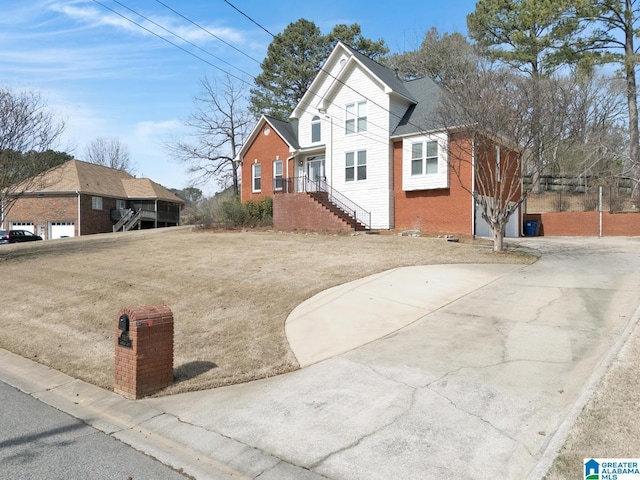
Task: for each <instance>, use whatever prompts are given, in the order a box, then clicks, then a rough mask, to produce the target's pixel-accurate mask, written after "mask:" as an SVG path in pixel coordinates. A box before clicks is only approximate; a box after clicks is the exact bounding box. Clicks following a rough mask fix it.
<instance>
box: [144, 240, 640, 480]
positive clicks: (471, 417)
mask: <svg viewBox="0 0 640 480" xmlns="http://www.w3.org/2000/svg"><path fill="white" fill-rule="evenodd" d="M508 243H509V245H510V247H512V248H518V249H523V250H529V251H537V252H540V253H541V254H542V257H541V259H540V260H539V261H538V262H537V263H535V264H533V265H530V266H518V267H511V268H508V269H506V270H500V269H497V270H495V271H493V274H491V275H487V273H486V272H488V271H492V270H491V268H492V267H485V266H474V267H469V266H450V267H447V269H446V270H447V272H448V273H447V274H446V275H444V276H443V277H441V278H440V277H438V276H437V275H436V274H434V273H433V272H428V271H427V273H426V274H427V275H431V276H430V279H431V280H430V281H431V282H433V283H432V284H433V286H434V287H436V286H437V287H438V288H441V289H442V288H443V287H444V286H446V287H447V288H444V290H446V292H444V290H442V291H441V294H443V295H444V294H445V293H446V294H447V295H448V296H447V300H446V301H443V302H440V304H438V305H435V306H434V305H432V306H431V307H430V311H427V312H424V313H423V314H420V315H418V316H417V318H415V319H411V320H410V321H409V322H407V323H408V325H406V326H404V328H400V329H399V330H397V329H396V328H395V327H394V326H393V325H392V326H391V327H388V328H390V329H391V331H392V332H393V333H390V334H388V335H386V336H384V337H383V338H380V339H378V340H373V341H370V343H368V344H366V345H364V346H361V347H359V348H355V349H352V350H350V351H348V352H346V353H342V354H339V355H337V356H335V357H332V358H328V359H326V360H322V361H318V363H314V361H316V360H318V359H319V358H320V357H327V356H330V355H326V354H320V357H311V360H309V361H308V363H309V364H310V366H308V367H306V368H303V369H301V370H300V371H297V372H293V373H291V374H287V375H283V376H280V377H275V378H271V379H266V380H262V381H257V382H252V383H248V384H243V385H236V386H232V387H226V388H220V389H216V390H210V391H202V392H194V393H189V394H182V395H176V396H173V397H165V398H159V399H150V400H144V401H142V402H138V405H141V404H142V405H147V406H148V407H149V408H153V409H155V410H156V411H158V412H163V415H164V416H165V417H171V418H176V419H177V420H178V422H179V423H180V424H181V425H191V426H193V427H197V429H198V430H197V431H198V432H199V436H197V438H196V437H193V438H192V439H191V440H190V439H188V438H185V439H183V440H182V441H183V442H184V443H185V444H188V443H189V442H191V444H192V445H193V448H199V449H200V450H201V451H203V452H205V451H207V452H209V453H208V454H209V455H210V456H213V457H215V456H217V458H223V457H224V453H223V450H224V448H223V447H222V445H228V444H229V443H230V442H232V443H234V444H235V445H242V446H244V447H247V448H249V449H250V450H251V452H253V453H252V455H249V456H247V455H246V454H245V455H244V456H243V457H242V458H240V457H239V456H238V457H237V458H235V459H233V461H229V460H226V462H227V465H230V464H231V463H235V467H234V468H236V470H235V471H236V472H237V474H238V476H245V477H246V478H260V479H271V478H273V479H275V478H280V479H281V478H296V479H300V478H308V479H312V478H325V477H326V478H331V479H363V480H364V479H366V480H372V479H385V480H387V479H392V478H393V479H395V478H398V479H400V478H401V479H430V478H434V479H435V478H437V479H443V478H451V479H458V478H461V479H462V478H464V479H476V478H477V479H483V478H506V479H524V478H527V477H528V476H529V477H530V478H539V477H540V476H541V475H542V474H543V473H544V472H545V471H546V468H547V467H548V466H549V465H550V462H551V461H552V459H553V457H554V456H555V452H554V450H555V449H556V448H558V447H559V445H560V444H561V443H562V441H563V439H564V435H565V434H566V430H567V426H568V425H570V423H571V422H572V420H573V419H574V418H575V415H576V414H577V412H578V411H579V410H580V408H581V405H582V404H584V402H585V400H586V398H587V394H588V392H589V389H590V388H592V387H593V385H594V384H595V382H597V380H598V379H599V378H600V376H601V375H602V373H604V371H605V369H606V368H607V366H608V365H609V362H610V361H611V360H612V358H613V357H614V356H615V354H616V353H617V351H618V349H619V348H620V346H621V345H622V343H623V342H624V340H625V339H626V337H627V336H628V334H629V332H630V331H631V330H632V329H633V328H634V327H635V323H636V322H637V319H638V305H639V304H640V296H639V295H638V292H639V291H640V257H639V253H640V239H638V238H606V239H591V238H580V239H576V238H553V239H548V238H531V239H518V240H512V241H510V242H508ZM437 268H441V267H434V269H437ZM470 268H471V270H470ZM407 272H408V274H410V275H414V274H415V272H412V273H409V272H410V270H407ZM473 275H475V276H476V278H479V277H482V278H484V280H483V282H484V283H482V284H481V285H475V286H473V287H472V288H469V284H468V280H469V278H470V277H471V276H473ZM398 278H399V280H398V281H400V280H401V276H400V277H398ZM439 278H440V280H439ZM438 282H439V283H438ZM436 290H437V289H436ZM434 291H435V290H434ZM376 292H378V293H379V294H380V295H382V296H385V298H384V299H383V300H384V301H380V303H379V304H380V305H383V304H384V305H387V307H384V308H383V307H379V308H376V309H374V311H375V315H373V316H374V317H376V318H378V320H376V321H377V322H382V323H384V318H385V317H389V320H392V321H391V323H392V324H393V320H395V319H394V318H393V317H394V315H395V314H394V302H393V298H389V297H388V293H387V294H383V293H381V292H382V291H381V290H379V289H376V288H374V289H372V290H370V295H369V296H367V295H360V296H359V298H360V300H359V301H360V302H361V303H362V305H360V304H358V303H357V302H358V301H357V300H353V302H356V303H355V304H350V305H349V308H348V309H346V308H345V304H344V297H343V296H341V295H339V297H340V298H342V300H341V301H340V302H337V301H336V302H319V303H318V305H320V304H322V308H324V315H325V316H326V317H327V318H329V320H327V322H328V324H329V325H330V326H331V325H332V326H333V328H338V327H336V324H335V321H334V322H333V323H331V320H330V319H331V318H333V319H335V318H340V315H342V316H343V317H344V316H345V313H346V312H348V315H349V320H350V322H349V325H350V327H349V328H348V329H345V331H344V332H343V334H344V335H345V336H350V335H351V334H350V333H349V332H350V331H357V328H356V329H355V330H354V328H353V319H354V316H356V317H359V318H360V320H362V321H364V322H366V321H367V318H372V317H371V315H365V314H362V315H360V314H359V313H358V312H366V311H368V312H371V309H366V308H365V305H364V304H366V303H367V302H369V301H370V300H371V299H372V298H374V297H376V296H377V295H378V293H376ZM426 295H428V291H427V293H426ZM353 298H355V297H353ZM347 303H348V302H347ZM395 306H396V307H397V308H398V309H399V310H398V311H401V312H405V311H406V310H407V305H406V302H405V301H404V300H403V301H402V302H395ZM413 306H415V305H413ZM422 306H424V305H422ZM418 307H420V308H421V306H420V305H418ZM321 314H322V311H320V312H318V311H315V310H314V315H316V316H318V315H320V316H322V315H321ZM316 321H317V320H316ZM320 321H322V320H320ZM411 322H413V323H411ZM356 324H357V322H356ZM394 325H395V324H394ZM385 328H387V327H385ZM321 330H322V328H318V329H316V330H312V332H311V333H310V337H309V339H308V341H309V345H313V343H314V335H319V333H318V332H320V331H321ZM383 330H384V329H383ZM325 331H326V329H325ZM332 335H335V336H336V339H337V340H336V342H337V343H341V346H340V347H339V349H338V350H349V349H350V348H353V347H355V346H356V345H352V344H350V345H347V347H344V345H342V344H349V342H350V339H349V338H344V339H342V340H340V335H341V333H340V331H339V330H337V331H334V332H333V333H332ZM316 339H317V342H324V343H325V344H326V343H327V342H325V340H324V337H323V338H319V337H318V338H316ZM299 342H300V340H299V339H298V340H296V344H297V345H299ZM303 343H304V342H303ZM329 343H331V342H329ZM295 350H296V348H294V351H295ZM316 350H322V351H324V350H326V348H325V347H323V348H321V349H316ZM298 354H301V352H300V349H299V347H298V352H297V355H298ZM314 355H315V354H314ZM158 418H160V417H158ZM158 418H156V419H152V420H151V421H150V422H149V423H147V424H146V425H145V428H146V429H147V431H148V430H153V429H155V431H159V430H161V429H162V428H163V427H162V426H161V425H160V423H161V421H160V420H158ZM153 422H156V424H155V425H156V426H155V427H154V423H153ZM158 422H160V423H158ZM167 428H168V427H167ZM206 434H210V435H215V436H216V438H220V439H224V440H225V442H226V443H225V442H222V443H220V445H221V446H220V447H216V448H213V447H212V446H211V445H209V446H207V447H206V448H205V446H204V445H203V444H202V439H203V438H205V437H206ZM198 439H199V440H198ZM227 458H230V457H227ZM250 462H253V464H252V465H251V466H250V465H249V463H250ZM252 468H253V470H252ZM251 472H253V473H251ZM286 472H289V473H290V476H289V477H287V476H286ZM576 475H579V472H577V473H576Z"/></svg>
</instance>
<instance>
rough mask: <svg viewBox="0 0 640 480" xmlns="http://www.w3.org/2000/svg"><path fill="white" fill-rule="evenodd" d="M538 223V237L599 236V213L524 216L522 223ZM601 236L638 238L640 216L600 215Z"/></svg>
mask: <svg viewBox="0 0 640 480" xmlns="http://www.w3.org/2000/svg"><path fill="white" fill-rule="evenodd" d="M530 220H535V221H537V222H540V224H541V226H540V231H539V235H547V236H574V237H597V236H598V235H599V234H600V213H599V212H547V213H530V214H525V215H524V221H525V222H527V221H530ZM602 235H603V236H605V237H610V236H611V237H613V236H631V237H634V236H640V214H638V213H609V212H603V213H602Z"/></svg>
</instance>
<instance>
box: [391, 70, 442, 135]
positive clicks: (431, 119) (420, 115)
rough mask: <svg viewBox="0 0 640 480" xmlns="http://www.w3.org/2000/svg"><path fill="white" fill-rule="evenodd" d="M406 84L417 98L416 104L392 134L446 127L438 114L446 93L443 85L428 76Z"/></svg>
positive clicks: (412, 132)
mask: <svg viewBox="0 0 640 480" xmlns="http://www.w3.org/2000/svg"><path fill="white" fill-rule="evenodd" d="M404 85H405V86H406V88H407V90H408V91H409V92H410V94H411V96H412V97H413V98H415V99H416V104H415V105H412V106H411V107H410V108H409V109H408V110H407V111H406V113H405V114H404V117H403V118H402V120H400V122H399V123H398V126H397V127H396V128H395V130H394V131H393V132H392V134H391V136H392V137H393V136H399V135H411V134H415V133H420V132H424V131H433V130H442V129H444V128H445V125H444V124H443V122H442V119H441V118H440V115H438V108H439V107H438V106H439V103H440V99H441V98H442V95H444V94H445V93H444V91H443V89H442V87H440V86H439V85H438V84H437V83H436V82H434V81H433V80H431V79H430V78H426V77H425V78H419V79H417V80H411V81H408V82H405V83H404Z"/></svg>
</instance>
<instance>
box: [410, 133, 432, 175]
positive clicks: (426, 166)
mask: <svg viewBox="0 0 640 480" xmlns="http://www.w3.org/2000/svg"><path fill="white" fill-rule="evenodd" d="M425 147H426V148H425ZM425 153H426V154H425ZM435 173H438V142H436V141H429V142H420V143H413V144H411V175H424V174H427V175H429V174H435Z"/></svg>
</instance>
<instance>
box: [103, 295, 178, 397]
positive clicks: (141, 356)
mask: <svg viewBox="0 0 640 480" xmlns="http://www.w3.org/2000/svg"><path fill="white" fill-rule="evenodd" d="M115 330H116V341H115V344H116V355H115V359H116V365H115V367H116V368H115V370H116V372H115V384H114V385H115V387H114V390H115V392H116V393H118V394H120V395H122V396H123V397H126V398H130V399H137V398H141V397H144V396H145V395H149V394H151V393H154V392H157V391H158V390H161V389H163V388H164V387H167V386H169V385H171V384H172V383H173V313H172V312H171V310H170V309H169V307H167V306H166V305H150V306H145V307H135V308H124V309H122V310H120V312H119V313H118V316H117V317H116V325H115Z"/></svg>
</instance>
